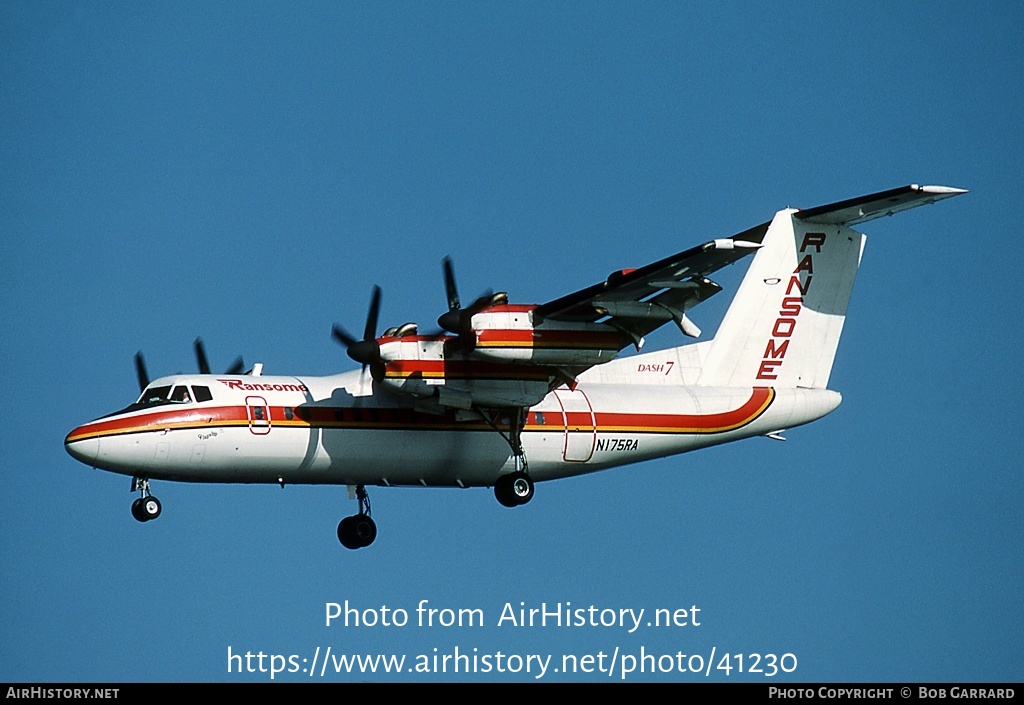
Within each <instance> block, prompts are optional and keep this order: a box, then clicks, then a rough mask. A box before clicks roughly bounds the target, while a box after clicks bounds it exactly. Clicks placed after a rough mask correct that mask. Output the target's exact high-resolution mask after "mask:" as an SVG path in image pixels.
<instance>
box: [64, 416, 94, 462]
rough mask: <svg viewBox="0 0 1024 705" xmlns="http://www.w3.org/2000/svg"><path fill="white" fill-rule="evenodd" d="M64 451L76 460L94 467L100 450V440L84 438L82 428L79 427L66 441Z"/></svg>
mask: <svg viewBox="0 0 1024 705" xmlns="http://www.w3.org/2000/svg"><path fill="white" fill-rule="evenodd" d="M64 449H65V450H67V452H68V455H70V456H71V457H72V458H74V459H75V460H78V461H81V462H83V463H85V464H86V465H92V464H93V462H94V461H95V460H96V455H97V454H98V453H99V450H100V439H98V438H89V437H83V434H82V427H81V426H79V427H78V428H76V429H75V430H74V431H72V432H71V433H69V434H68V435H67V438H65V439H64Z"/></svg>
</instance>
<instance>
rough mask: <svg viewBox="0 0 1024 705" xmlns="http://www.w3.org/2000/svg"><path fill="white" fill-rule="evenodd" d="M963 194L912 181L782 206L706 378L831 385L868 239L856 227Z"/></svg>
mask: <svg viewBox="0 0 1024 705" xmlns="http://www.w3.org/2000/svg"><path fill="white" fill-rule="evenodd" d="M960 193H965V192H964V191H963V190H961V189H953V188H947V187H943V186H916V185H912V186H905V187H903V188H898V189H892V190H890V191H884V192H882V193H876V194H871V195H868V196H863V197H861V198H855V199H850V200H847V201H840V202H838V203H833V204H830V205H827V206H821V207H819V208H813V209H810V210H803V211H801V210H796V209H792V208H790V209H786V210H782V211H779V212H778V213H777V214H776V215H775V218H774V219H773V220H772V222H771V224H770V225H769V227H768V230H767V232H766V233H765V235H764V239H763V242H762V247H761V249H759V250H758V251H757V254H755V255H754V260H753V262H751V264H750V269H749V270H748V271H747V274H746V276H745V277H744V279H743V282H742V283H741V284H740V287H739V290H738V291H737V292H736V297H735V298H734V299H733V302H732V304H731V305H730V307H729V310H728V311H727V312H726V315H725V318H724V319H723V320H722V324H721V326H720V327H719V329H718V332H717V333H716V335H715V337H714V339H713V340H712V341H711V343H710V349H709V350H708V354H707V358H706V359H705V361H704V365H703V367H702V370H701V373H700V377H699V382H698V383H699V384H701V385H714V386H750V385H764V386H773V387H807V388H815V389H824V388H825V387H826V386H827V385H828V378H829V375H830V374H831V372H832V362H833V360H834V359H835V354H836V348H837V347H838V345H839V336H840V334H841V333H842V330H843V323H844V321H845V319H846V308H847V305H848V304H849V301H850V293H851V292H852V291H853V281H854V278H855V277H856V275H857V268H858V267H859V265H860V259H861V254H862V252H863V250H864V243H865V240H866V238H865V237H864V235H862V234H861V233H859V232H857V231H855V230H852V229H851V228H850V227H849V226H851V225H856V224H859V223H863V222H865V221H868V220H871V219H873V218H877V217H880V216H883V215H892V214H893V213H896V212H899V211H902V210H906V209H908V208H913V207H915V206H919V205H923V204H925V203H933V202H935V201H938V200H941V199H943V198H949V197H951V196H955V195H957V194H960Z"/></svg>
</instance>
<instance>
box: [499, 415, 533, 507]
mask: <svg viewBox="0 0 1024 705" xmlns="http://www.w3.org/2000/svg"><path fill="white" fill-rule="evenodd" d="M525 425H526V410H525V409H522V408H518V409H515V411H514V413H513V415H512V423H511V424H509V434H508V436H505V434H502V437H503V438H504V439H505V440H506V441H508V444H509V446H510V447H511V448H512V457H513V458H514V460H515V470H514V471H513V472H510V473H507V474H505V475H502V476H501V477H499V478H498V479H497V480H495V482H494V496H495V498H496V499H497V500H498V502H499V503H500V504H501V505H502V506H505V507H518V506H519V505H521V504H526V503H527V502H529V501H530V500H531V499H533V480H532V479H530V474H529V468H528V467H527V465H526V452H525V451H524V450H523V443H522V433H523V426H525ZM499 433H500V431H499Z"/></svg>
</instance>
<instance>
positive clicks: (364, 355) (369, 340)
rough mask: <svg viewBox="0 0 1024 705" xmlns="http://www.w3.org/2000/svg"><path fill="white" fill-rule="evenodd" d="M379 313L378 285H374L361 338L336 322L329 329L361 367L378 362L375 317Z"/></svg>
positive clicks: (378, 350) (364, 367)
mask: <svg viewBox="0 0 1024 705" xmlns="http://www.w3.org/2000/svg"><path fill="white" fill-rule="evenodd" d="M379 314H380V287H379V286H374V287H373V293H372V294H371V295H370V308H369V310H368V311H367V312H366V326H365V328H363V337H362V339H361V340H360V339H357V338H356V337H355V336H354V335H352V334H351V333H349V332H348V331H347V330H345V329H344V328H342V327H341V326H340V325H338V324H337V323H335V324H334V327H333V328H332V329H331V334H332V335H333V336H334V339H335V340H337V341H338V342H339V343H341V344H342V345H344V346H345V352H347V353H348V356H349V357H350V358H352V359H353V360H355V361H356V362H361V363H362V365H363V369H364V370H365V369H366V366H367V365H376V364H378V363H380V361H381V359H380V345H378V344H377V340H376V338H377V318H378V316H379Z"/></svg>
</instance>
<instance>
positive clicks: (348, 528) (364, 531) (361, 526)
mask: <svg viewBox="0 0 1024 705" xmlns="http://www.w3.org/2000/svg"><path fill="white" fill-rule="evenodd" d="M356 498H357V499H358V500H359V513H358V514H355V515H353V516H350V517H345V518H344V519H342V520H341V523H339V524H338V540H339V541H341V545H342V546H344V547H345V548H351V549H357V548H364V547H366V546H369V545H370V544H371V543H373V540H374V539H375V538H377V524H376V523H375V522H374V521H373V519H372V518H370V496H369V495H368V494H366V488H365V487H363V486H362V485H356Z"/></svg>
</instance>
